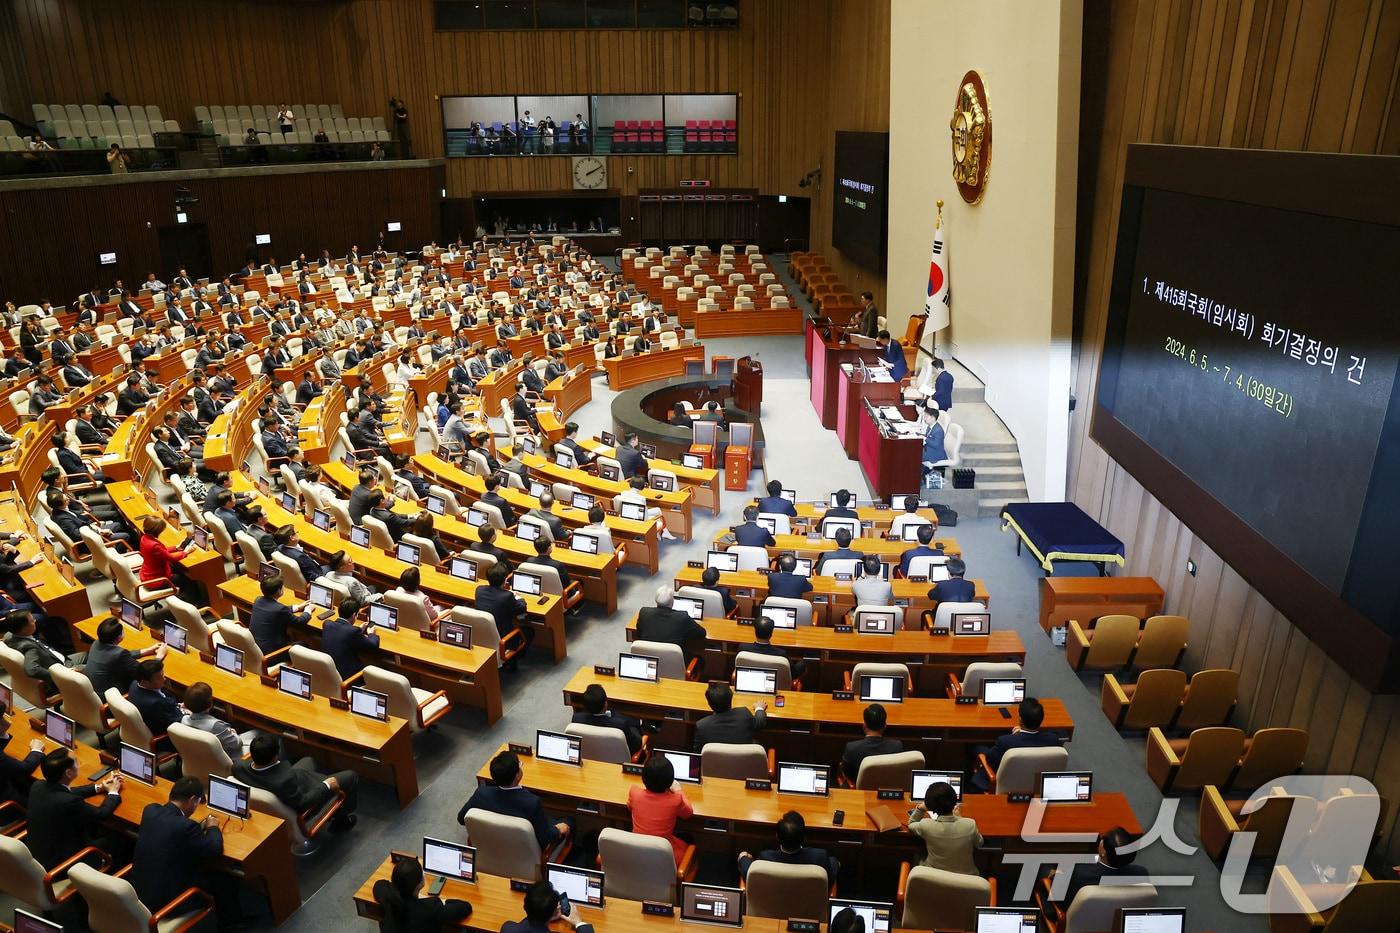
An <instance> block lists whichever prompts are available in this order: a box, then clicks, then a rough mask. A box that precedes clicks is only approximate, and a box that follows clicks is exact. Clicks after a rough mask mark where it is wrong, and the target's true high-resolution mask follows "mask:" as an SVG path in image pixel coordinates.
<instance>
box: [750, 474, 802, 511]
mask: <svg viewBox="0 0 1400 933" xmlns="http://www.w3.org/2000/svg"><path fill="white" fill-rule="evenodd" d="M767 490H768V495H766V496H764V497H763V498H761V499H759V500H758V510H759V511H760V512H768V513H770V514H773V515H787V516H789V517H791V518H796V517H797V506H795V505H793V504H792V503H791V502H789V501H787V500H786V499H784V498H783V484H782V483H780V482H779V481H778V480H775V479H774V480H769V481H768V486H767Z"/></svg>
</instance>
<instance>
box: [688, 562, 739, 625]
mask: <svg viewBox="0 0 1400 933" xmlns="http://www.w3.org/2000/svg"><path fill="white" fill-rule="evenodd" d="M696 589H699V590H709V591H710V592H712V593H714V594H716V595H717V596H719V598H720V603H721V604H722V605H723V606H724V614H725V615H729V613H731V612H733V611H734V610H735V609H737V608H738V607H739V604H738V603H736V602H735V601H734V597H733V595H731V594H730V592H729V587H727V586H720V585H719V570H718V568H715V567H706V568H705V569H704V570H702V571H701V572H700V585H699V586H698V587H696Z"/></svg>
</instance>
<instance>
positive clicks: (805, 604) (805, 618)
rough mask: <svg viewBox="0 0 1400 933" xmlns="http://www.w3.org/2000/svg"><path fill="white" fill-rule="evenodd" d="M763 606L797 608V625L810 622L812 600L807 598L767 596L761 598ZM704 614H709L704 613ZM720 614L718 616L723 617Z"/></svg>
mask: <svg viewBox="0 0 1400 933" xmlns="http://www.w3.org/2000/svg"><path fill="white" fill-rule="evenodd" d="M763 605H764V606H776V607H778V608H781V609H796V610H797V625H798V626H799V627H801V626H804V625H811V624H812V602H811V600H807V599H789V598H788V597H786V596H769V597H766V598H765V599H764V600H763ZM706 615H709V614H708V613H706ZM723 617H724V616H723V615H722V614H721V615H720V616H719V618H723Z"/></svg>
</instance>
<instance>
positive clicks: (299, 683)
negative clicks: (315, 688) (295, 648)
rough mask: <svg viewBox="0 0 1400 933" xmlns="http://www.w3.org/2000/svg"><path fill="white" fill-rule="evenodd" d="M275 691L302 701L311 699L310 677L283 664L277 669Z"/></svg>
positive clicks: (304, 672)
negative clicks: (299, 698)
mask: <svg viewBox="0 0 1400 933" xmlns="http://www.w3.org/2000/svg"><path fill="white" fill-rule="evenodd" d="M277 689H278V690H281V691H282V692H283V693H289V694H291V695H292V696H294V697H301V698H302V699H303V700H309V699H311V675H310V674H308V673H306V671H299V670H297V669H296V668H294V667H288V666H287V665H285V664H283V665H282V666H281V667H280V668H278V669H277Z"/></svg>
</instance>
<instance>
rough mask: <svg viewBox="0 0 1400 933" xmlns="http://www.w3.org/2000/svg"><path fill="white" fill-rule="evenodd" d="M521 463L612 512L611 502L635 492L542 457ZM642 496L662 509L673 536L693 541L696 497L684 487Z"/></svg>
mask: <svg viewBox="0 0 1400 933" xmlns="http://www.w3.org/2000/svg"><path fill="white" fill-rule="evenodd" d="M520 461H521V462H522V463H524V464H525V466H527V467H528V468H529V470H530V473H531V474H532V475H534V476H537V477H539V478H540V479H541V480H543V481H544V482H547V483H567V484H569V485H570V486H577V487H578V488H579V491H580V492H586V493H588V494H589V495H590V496H593V497H595V498H596V499H599V500H601V501H600V504H601V505H602V506H603V508H604V510H607V511H611V510H612V500H613V499H614V498H615V497H617V496H619V495H621V494H622V493H624V492H626V491H628V490H629V489H631V488H632V487H630V486H628V485H627V484H626V483H624V482H622V481H621V480H610V479H603V478H601V477H599V476H595V475H594V474H592V473H588V472H586V471H584V470H580V469H578V468H577V467H561V466H560V465H559V464H557V463H555V462H554V461H552V460H546V459H545V458H544V457H542V456H540V455H539V454H521V455H520ZM642 494H643V495H644V496H645V498H646V500H647V505H648V506H649V507H652V508H659V509H660V510H661V511H662V513H663V515H664V517H665V519H666V528H667V530H668V531H670V532H671V534H673V535H676V536H677V537H679V538H681V539H683V540H685V541H689V540H690V526H691V506H692V504H693V503H694V494H693V493H692V492H691V490H690V489H689V488H688V487H686V486H684V485H683V486H682V487H681V488H680V489H678V490H676V491H675V492H659V491H657V490H655V489H646V490H643V492H642Z"/></svg>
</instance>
